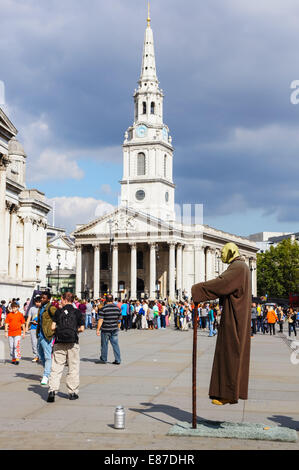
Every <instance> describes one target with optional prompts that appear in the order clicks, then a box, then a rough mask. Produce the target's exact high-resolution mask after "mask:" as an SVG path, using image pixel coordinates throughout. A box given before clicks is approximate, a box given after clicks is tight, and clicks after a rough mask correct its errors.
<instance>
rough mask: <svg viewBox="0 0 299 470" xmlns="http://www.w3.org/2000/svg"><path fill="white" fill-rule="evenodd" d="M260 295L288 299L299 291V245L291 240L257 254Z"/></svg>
mask: <svg viewBox="0 0 299 470" xmlns="http://www.w3.org/2000/svg"><path fill="white" fill-rule="evenodd" d="M257 290H258V295H259V296H262V295H266V294H267V295H268V296H269V297H281V298H288V297H289V294H290V293H295V292H298V291H299V244H298V243H297V241H295V240H294V241H292V240H291V239H290V238H288V239H285V240H283V241H282V242H280V243H278V244H277V246H276V247H274V246H271V247H270V250H267V251H265V252H264V253H258V254H257Z"/></svg>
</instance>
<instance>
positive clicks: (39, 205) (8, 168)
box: [0, 108, 50, 301]
mask: <svg viewBox="0 0 299 470" xmlns="http://www.w3.org/2000/svg"><path fill="white" fill-rule="evenodd" d="M17 133H18V131H17V129H16V128H15V126H14V125H13V124H12V122H11V121H10V120H9V118H8V117H7V116H6V114H5V113H4V112H3V110H2V109H1V108H0V227H1V229H0V253H1V255H0V297H1V299H5V300H8V299H11V298H14V297H15V298H17V297H19V298H20V299H21V301H22V300H26V298H27V297H31V294H32V291H33V289H34V288H36V287H37V286H39V287H40V288H41V287H45V286H46V259H47V253H46V250H47V231H46V229H47V214H48V212H49V211H50V206H49V205H48V204H47V203H46V202H45V195H44V194H43V193H42V192H40V191H38V190H37V189H29V188H27V186H26V180H25V175H26V158H27V157H26V154H25V151H24V149H23V147H22V145H21V144H20V142H18V140H17V139H16V135H17Z"/></svg>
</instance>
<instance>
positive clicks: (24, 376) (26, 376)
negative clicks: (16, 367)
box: [16, 372, 41, 382]
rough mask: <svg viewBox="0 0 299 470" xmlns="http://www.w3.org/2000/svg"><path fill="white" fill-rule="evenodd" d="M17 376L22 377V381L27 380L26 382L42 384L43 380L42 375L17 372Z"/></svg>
mask: <svg viewBox="0 0 299 470" xmlns="http://www.w3.org/2000/svg"><path fill="white" fill-rule="evenodd" d="M16 376H17V377H21V378H22V379H26V380H36V381H38V382H40V380H41V375H40V374H39V375H35V374H23V373H22V372H17V373H16Z"/></svg>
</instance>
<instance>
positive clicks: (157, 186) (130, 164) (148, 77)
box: [121, 13, 175, 221]
mask: <svg viewBox="0 0 299 470" xmlns="http://www.w3.org/2000/svg"><path fill="white" fill-rule="evenodd" d="M163 98H164V95H163V91H162V90H161V89H160V88H159V81H158V78H157V71H156V60H155V49H154V36H153V31H152V29H151V19H150V13H148V18H147V28H146V31H145V38H144V47H143V57H142V68H141V75H140V79H139V82H138V88H137V90H135V92H134V123H133V125H132V126H131V127H129V129H128V130H127V131H126V133H125V141H124V144H123V178H122V181H121V203H122V204H124V205H128V207H131V208H133V209H135V210H137V211H141V212H144V213H147V214H150V215H151V216H153V217H157V218H159V219H162V220H165V221H174V219H175V211H174V193H175V185H174V184H173V175H172V173H173V172H172V169H173V147H172V139H171V137H170V135H169V128H168V127H167V125H166V124H164V122H163Z"/></svg>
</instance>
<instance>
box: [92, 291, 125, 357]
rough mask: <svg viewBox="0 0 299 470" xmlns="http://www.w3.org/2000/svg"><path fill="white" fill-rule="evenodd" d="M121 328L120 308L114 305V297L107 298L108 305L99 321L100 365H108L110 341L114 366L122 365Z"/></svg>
mask: <svg viewBox="0 0 299 470" xmlns="http://www.w3.org/2000/svg"><path fill="white" fill-rule="evenodd" d="M120 326H121V311H120V308H119V307H118V306H117V305H115V304H114V303H113V297H112V295H108V296H107V303H106V304H105V305H104V307H103V308H102V309H101V310H100V311H99V321H98V326H97V335H98V336H100V335H101V357H100V360H99V361H98V363H101V364H106V362H107V356H108V342H109V341H110V343H111V346H112V348H113V352H114V358H115V361H114V362H113V364H115V365H119V364H120V363H121V357H120V350H119V344H118V331H119V329H120Z"/></svg>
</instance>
